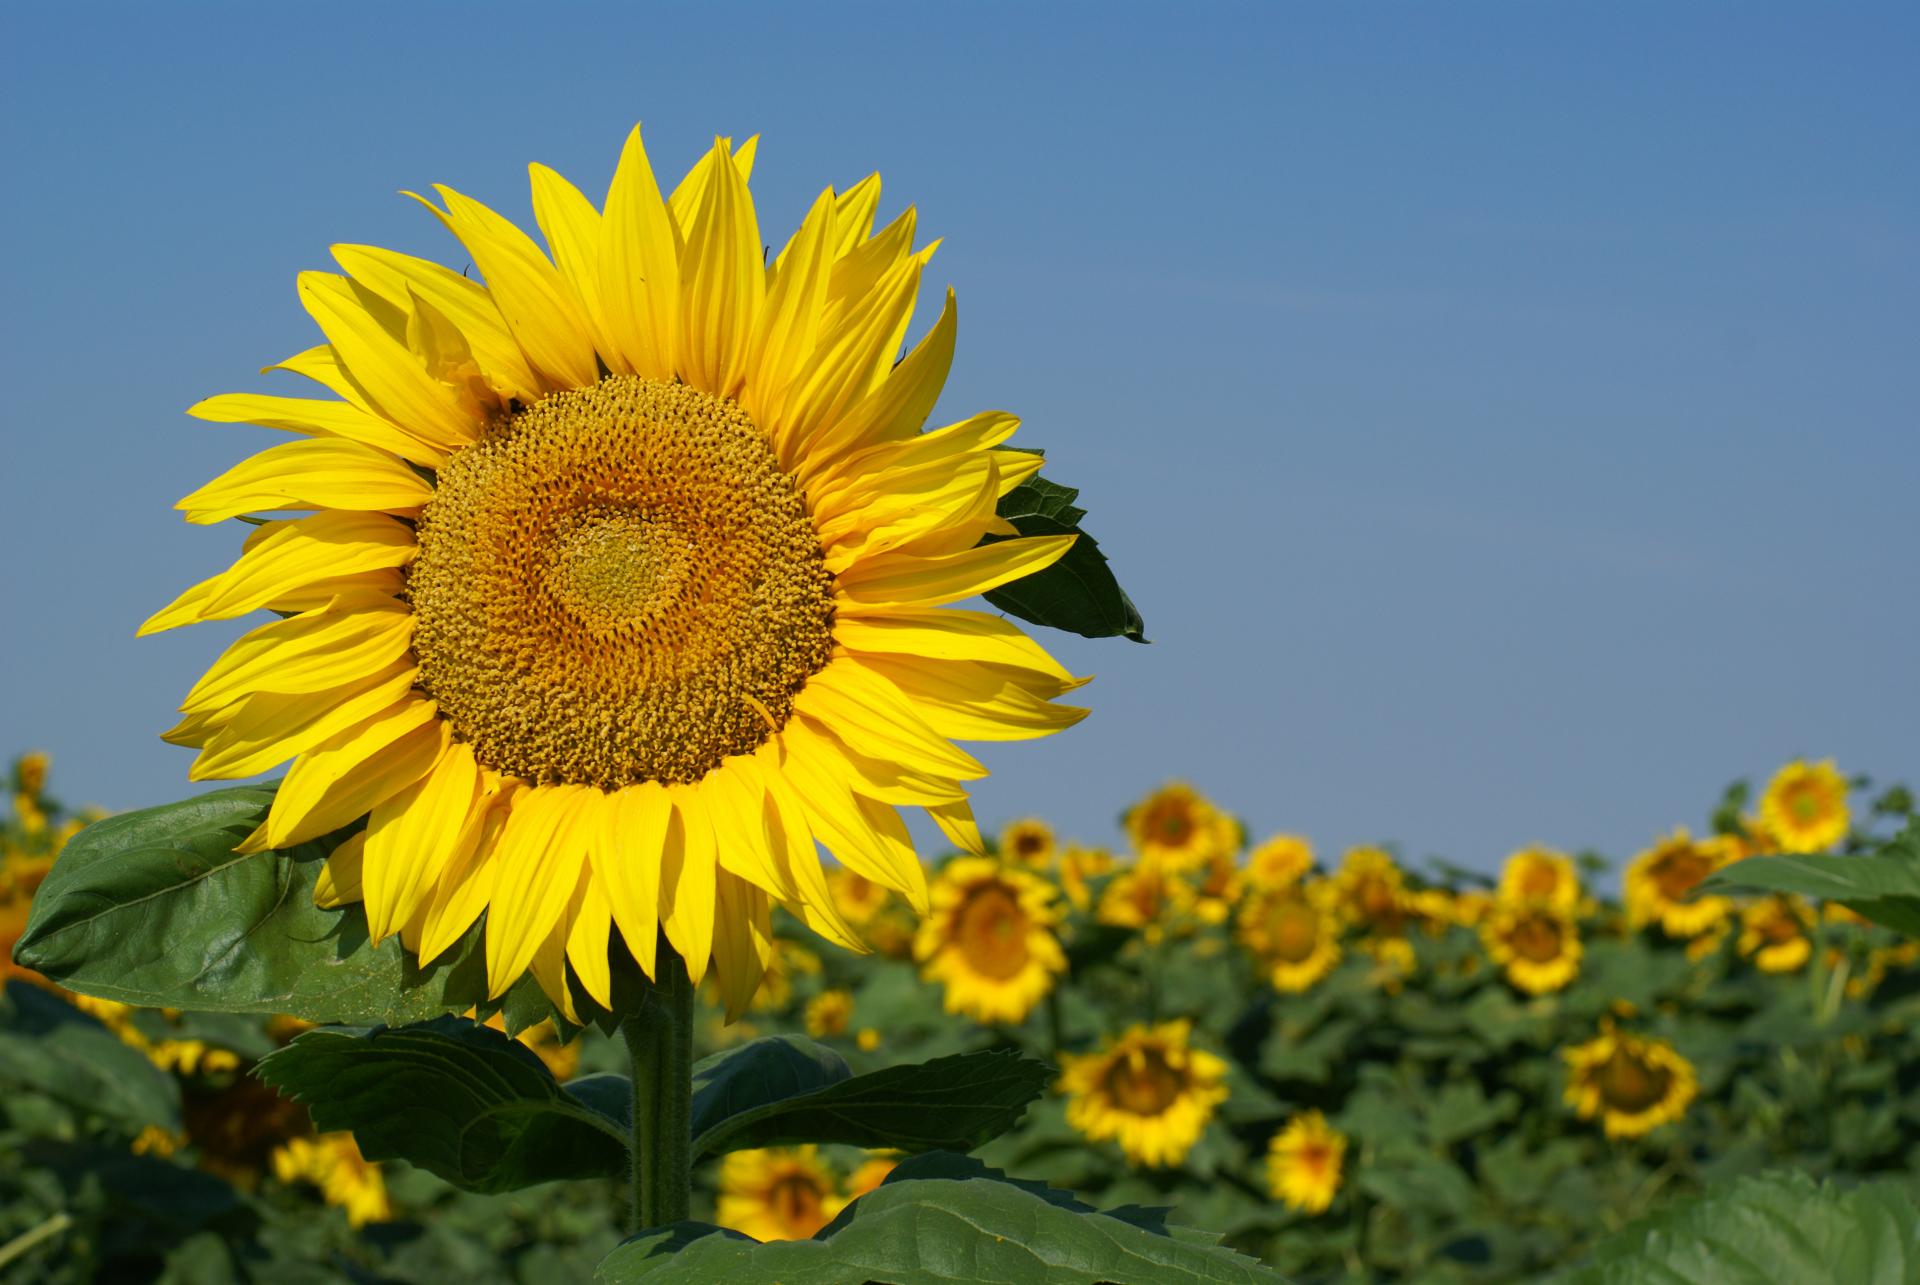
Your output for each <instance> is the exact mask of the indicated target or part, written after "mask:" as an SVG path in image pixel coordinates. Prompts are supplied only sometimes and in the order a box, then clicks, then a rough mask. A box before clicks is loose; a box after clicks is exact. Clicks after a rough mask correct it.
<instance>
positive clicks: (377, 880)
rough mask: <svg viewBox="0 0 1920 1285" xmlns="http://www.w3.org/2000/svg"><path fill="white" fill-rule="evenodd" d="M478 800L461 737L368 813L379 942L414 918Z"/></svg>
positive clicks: (370, 923) (371, 912) (369, 869)
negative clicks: (422, 773) (423, 771)
mask: <svg viewBox="0 0 1920 1285" xmlns="http://www.w3.org/2000/svg"><path fill="white" fill-rule="evenodd" d="M480 802H481V794H480V768H479V765H478V764H476V763H475V762H474V760H473V750H472V748H471V747H469V746H468V745H467V744H466V743H465V742H456V743H454V744H451V745H449V746H448V747H447V750H446V753H444V754H442V755H441V756H440V759H439V761H438V762H436V763H435V764H434V765H433V768H432V770H431V771H429V772H428V773H427V774H426V775H425V776H423V777H421V778H420V779H419V780H418V781H415V782H414V783H413V784H412V785H409V786H408V787H407V788H406V789H404V790H401V791H400V792H399V793H397V794H395V795H394V796H393V797H392V798H389V799H386V800H383V801H382V802H381V803H379V804H378V805H376V806H375V807H374V808H373V810H372V812H371V813H370V814H369V815H368V818H367V830H366V834H367V857H366V866H365V874H364V876H363V877H364V880H365V887H366V900H367V933H368V935H369V936H370V937H372V938H373V941H374V944H375V945H378V944H379V943H380V941H381V939H383V938H385V937H386V936H387V935H388V934H389V933H393V932H397V931H398V930H399V928H400V926H401V925H402V924H404V923H406V922H407V921H408V920H410V919H412V918H413V917H414V916H415V914H417V913H418V912H419V910H420V908H421V903H422V902H424V901H426V900H428V899H429V898H430V897H431V895H432V893H433V889H434V886H435V885H436V884H437V883H438V882H439V880H440V876H441V874H442V873H444V872H445V870H446V869H447V867H448V865H449V864H450V863H451V862H452V861H453V858H454V857H455V856H456V855H458V852H459V847H460V841H461V839H462V838H463V837H465V836H467V835H468V833H469V828H468V822H469V821H470V820H471V819H472V817H473V812H474V808H475V806H476V805H477V804H479V803H480Z"/></svg>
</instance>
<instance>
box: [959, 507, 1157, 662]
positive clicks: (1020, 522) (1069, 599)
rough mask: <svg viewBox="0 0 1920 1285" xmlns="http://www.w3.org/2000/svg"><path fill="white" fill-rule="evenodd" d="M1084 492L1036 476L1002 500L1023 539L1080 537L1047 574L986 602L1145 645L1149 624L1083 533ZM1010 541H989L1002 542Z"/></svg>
mask: <svg viewBox="0 0 1920 1285" xmlns="http://www.w3.org/2000/svg"><path fill="white" fill-rule="evenodd" d="M1079 495H1080V492H1079V491H1078V490H1076V489H1075V488H1073V487H1071V486H1060V485H1057V484H1056V483H1053V482H1049V481H1048V480H1047V479H1046V478H1044V477H1039V476H1034V477H1031V478H1028V479H1027V480H1026V481H1025V482H1022V483H1021V484H1020V485H1019V486H1016V487H1014V488H1013V490H1011V491H1009V492H1007V493H1006V494H1005V495H1004V496H1002V497H1000V506H999V512H1000V516H1001V517H1003V518H1005V519H1006V520H1007V521H1009V522H1011V523H1013V525H1014V526H1015V528H1017V529H1018V530H1019V532H1020V534H1021V535H1077V536H1079V537H1080V538H1079V539H1077V540H1075V541H1074V542H1073V547H1072V548H1071V549H1069V550H1067V553H1066V556H1065V557H1063V558H1061V559H1060V560H1059V561H1058V562H1056V563H1054V564H1053V565H1052V566H1050V567H1048V568H1047V569H1046V570H1045V571H1038V572H1035V573H1034V574H1033V575H1030V576H1025V577H1022V578H1021V579H1019V580H1016V581H1014V582H1013V583H1012V584H1006V585H1001V586H1000V587H999V588H998V589H995V590H992V591H991V592H989V593H988V594H987V595H986V597H987V601H988V602H990V603H992V604H993V605H994V606H996V607H998V608H1000V610H1002V611H1005V612H1010V613H1011V614H1013V615H1016V616H1018V617H1020V618H1021V619H1022V620H1029V621H1032V622H1033V623H1034V624H1036V625H1046V626H1048V627H1050V628H1053V629H1065V630H1068V631H1069V632H1072V633H1076V634H1082V635H1085V636H1086V637H1088V638H1112V637H1115V636H1119V637H1122V638H1131V639H1133V640H1134V641H1135V642H1145V641H1146V640H1147V637H1146V628H1147V627H1146V623H1145V622H1144V621H1142V620H1141V619H1140V612H1139V610H1138V609H1137V608H1136V607H1135V606H1134V605H1133V600H1132V599H1131V598H1129V597H1127V593H1126V590H1124V589H1122V588H1121V587H1120V582H1119V581H1118V580H1116V579H1114V576H1113V568H1112V567H1110V566H1108V565H1107V557H1106V555H1105V554H1104V553H1101V552H1100V546H1099V545H1098V544H1095V543H1094V540H1093V537H1092V536H1090V535H1088V534H1087V533H1086V532H1085V531H1082V530H1081V529H1080V520H1081V519H1082V518H1084V517H1086V516H1087V511H1086V510H1085V509H1082V508H1079V507H1078V506H1076V505H1075V504H1074V500H1075V499H1077V498H1078V497H1079ZM997 538H1005V537H989V539H997Z"/></svg>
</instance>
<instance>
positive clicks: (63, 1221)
mask: <svg viewBox="0 0 1920 1285" xmlns="http://www.w3.org/2000/svg"><path fill="white" fill-rule="evenodd" d="M71 1226H73V1218H72V1217H71V1216H70V1215H68V1214H55V1215H54V1216H53V1217H51V1218H49V1219H47V1220H46V1221H45V1222H43V1223H41V1224H39V1225H38V1226H36V1227H29V1228H28V1229H27V1230H26V1231H23V1232H21V1233H20V1234H19V1235H18V1236H15V1237H14V1238H13V1239H12V1240H10V1241H8V1242H7V1243H6V1244H4V1245H0V1267H5V1266H6V1265H7V1264H8V1263H11V1262H12V1261H13V1260H14V1259H16V1258H19V1257H20V1256H21V1255H23V1254H25V1253H26V1252H27V1251H28V1250H30V1249H32V1248H33V1247H34V1246H35V1245H38V1244H39V1243H40V1242H41V1241H43V1240H51V1239H52V1238H53V1237H55V1236H58V1235H59V1234H60V1233H61V1232H63V1231H65V1230H66V1229H67V1228H69V1227H71Z"/></svg>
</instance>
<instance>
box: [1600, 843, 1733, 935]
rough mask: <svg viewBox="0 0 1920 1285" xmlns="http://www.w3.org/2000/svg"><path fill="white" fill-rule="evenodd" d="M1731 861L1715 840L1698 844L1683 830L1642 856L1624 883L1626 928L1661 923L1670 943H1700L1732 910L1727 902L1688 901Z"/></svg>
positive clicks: (1631, 866)
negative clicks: (1678, 939) (1693, 940)
mask: <svg viewBox="0 0 1920 1285" xmlns="http://www.w3.org/2000/svg"><path fill="white" fill-rule="evenodd" d="M1728 855H1729V853H1728V851H1727V849H1726V848H1725V847H1724V846H1720V845H1716V844H1715V843H1714V842H1713V841H1712V840H1711V839H1702V840H1700V841H1699V842H1695V841H1694V839H1693V837H1692V835H1691V834H1689V833H1688V832H1687V830H1686V828H1685V827H1684V826H1683V827H1681V828H1680V829H1677V830H1675V831H1674V832H1673V833H1672V834H1670V835H1668V836H1667V837H1666V838H1664V839H1662V840H1660V841H1659V842H1658V843H1656V844H1654V845H1653V846H1652V847H1651V848H1648V849H1647V850H1646V851H1645V852H1642V853H1641V854H1640V855H1639V856H1637V857H1635V858H1634V859H1633V860H1632V861H1631V862H1630V863H1629V864H1628V866H1627V871H1626V875H1625V878H1624V880H1623V882H1624V885H1625V891H1626V901H1627V920H1628V922H1629V923H1630V924H1632V925H1633V926H1634V927H1636V928H1638V927H1640V926H1642V925H1645V924H1651V923H1657V924H1659V925H1660V927H1661V929H1662V931H1664V932H1665V933H1666V934H1667V936H1669V937H1698V936H1699V935H1700V934H1702V933H1704V932H1706V931H1707V930H1708V929H1710V928H1713V927H1714V926H1715V925H1717V924H1719V923H1721V922H1722V921H1724V920H1725V919H1726V917H1727V915H1728V913H1729V912H1730V911H1731V910H1732V908H1733V903H1732V902H1730V901H1728V900H1727V899H1726V898H1725V897H1717V896H1706V897H1696V898H1694V899H1693V900H1691V901H1689V900H1687V898H1688V896H1689V895H1690V894H1691V893H1692V892H1693V891H1694V889H1696V888H1698V887H1699V886H1700V881H1701V880H1703V879H1705V878H1706V877H1707V876H1708V875H1710V874H1712V873H1713V872H1714V871H1715V870H1717V869H1719V868H1720V866H1721V865H1722V864H1724V862H1725V860H1726V857H1727V856H1728Z"/></svg>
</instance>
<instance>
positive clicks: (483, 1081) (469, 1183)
mask: <svg viewBox="0 0 1920 1285" xmlns="http://www.w3.org/2000/svg"><path fill="white" fill-rule="evenodd" d="M255 1074H256V1075H258V1076H259V1077H260V1078H261V1079H262V1080H265V1081H266V1082H267V1083H268V1084H271V1085H273V1086H274V1087H275V1088H277V1089H279V1090H280V1091H281V1092H283V1093H285V1094H287V1095H289V1096H290V1097H292V1098H293V1099H295V1100H296V1101H299V1102H303V1103H305V1104H306V1106H307V1109H308V1110H309V1111H310V1112H311V1113H312V1115H313V1123H314V1127H315V1128H317V1129H321V1130H327V1131H331V1130H335V1129H349V1130H352V1132H353V1136H354V1140H355V1141H356V1142H358V1143H359V1144H360V1150H361V1151H362V1152H363V1153H364V1154H365V1155H366V1157H367V1158H368V1159H369V1160H405V1161H407V1162H408V1163H409V1164H413V1165H418V1166H419V1167H420V1168H422V1169H425V1170H427V1171H429V1172H431V1173H434V1174H437V1175H439V1176H440V1177H442V1178H444V1179H446V1180H447V1181H448V1182H450V1183H452V1184H454V1185H455V1186H456V1187H461V1188H463V1189H465V1190H467V1191H480V1192H496V1191H517V1190H519V1189H520V1188H522V1187H530V1186H533V1185H534V1184H535V1183H541V1182H551V1181H553V1180H554V1179H556V1178H602V1177H618V1176H620V1175H622V1174H624V1173H625V1172H626V1170H627V1151H626V1138H627V1135H628V1131H629V1128H630V1119H629V1117H630V1114H631V1112H632V1101H633V1090H632V1087H631V1086H630V1085H629V1084H628V1083H627V1082H626V1081H625V1080H624V1079H622V1078H621V1077H619V1076H606V1075H601V1076H591V1077H588V1079H587V1080H585V1081H582V1082H581V1084H580V1087H579V1088H577V1089H574V1088H571V1087H570V1086H563V1085H561V1084H560V1083H559V1082H558V1081H556V1080H555V1079H554V1078H553V1075H552V1074H551V1073H550V1072H549V1071H548V1070H547V1068H546V1067H545V1066H543V1065H542V1064H541V1062H540V1059H539V1058H537V1057H535V1056H534V1055H533V1053H532V1052H531V1051H530V1050H529V1049H527V1048H526V1046H524V1045H522V1044H521V1043H519V1042H518V1041H517V1040H512V1039H509V1038H507V1037H506V1036H505V1035H503V1034H501V1033H500V1032H499V1031H495V1030H490V1029H489V1028H487V1027H485V1026H481V1025H479V1024H478V1023H475V1022H471V1021H468V1020H466V1019H465V1018H457V1017H442V1018H437V1019H435V1020H433V1021H431V1022H424V1023H421V1024H420V1025H418V1026H407V1027H400V1028H397V1029H389V1028H386V1027H375V1028H373V1029H371V1030H365V1029H355V1028H351V1027H334V1028H325V1029H321V1030H317V1031H308V1032H306V1033H304V1034H302V1035H300V1036H299V1037H298V1038H297V1039H295V1040H294V1041H293V1043H291V1044H289V1045H287V1047H285V1048H283V1049H281V1050H279V1051H278V1052H276V1053H273V1054H270V1055H269V1056H268V1057H267V1058H265V1059H264V1060H263V1061H262V1062H261V1063H260V1065H259V1066H258V1067H257V1068H256V1069H255Z"/></svg>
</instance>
